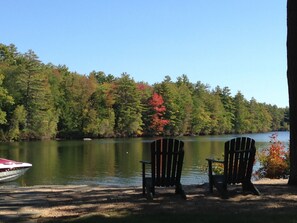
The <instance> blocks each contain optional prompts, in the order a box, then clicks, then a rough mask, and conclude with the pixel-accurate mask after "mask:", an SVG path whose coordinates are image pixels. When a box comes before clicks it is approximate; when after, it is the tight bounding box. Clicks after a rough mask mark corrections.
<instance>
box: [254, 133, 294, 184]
mask: <svg viewBox="0 0 297 223" xmlns="http://www.w3.org/2000/svg"><path fill="white" fill-rule="evenodd" d="M277 137H278V135H277V133H273V134H272V135H271V136H270V145H269V146H268V147H267V148H264V149H263V150H262V151H260V152H258V154H257V156H258V160H259V162H260V166H261V167H260V169H259V170H258V171H257V173H256V174H257V175H258V176H259V177H260V178H263V177H266V178H272V179H279V178H287V176H288V175H289V166H290V165H289V150H287V149H286V148H285V145H284V143H283V142H281V141H279V140H278V138H277Z"/></svg>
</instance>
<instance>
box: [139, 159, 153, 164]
mask: <svg viewBox="0 0 297 223" xmlns="http://www.w3.org/2000/svg"><path fill="white" fill-rule="evenodd" d="M139 162H140V163H142V164H152V162H151V161H147V160H140V161H139Z"/></svg>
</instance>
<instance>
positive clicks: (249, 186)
mask: <svg viewBox="0 0 297 223" xmlns="http://www.w3.org/2000/svg"><path fill="white" fill-rule="evenodd" d="M242 190H243V191H249V192H252V193H253V194H255V195H260V194H261V193H260V191H259V190H258V189H257V188H256V187H255V185H254V184H253V183H252V182H251V181H248V182H245V183H242Z"/></svg>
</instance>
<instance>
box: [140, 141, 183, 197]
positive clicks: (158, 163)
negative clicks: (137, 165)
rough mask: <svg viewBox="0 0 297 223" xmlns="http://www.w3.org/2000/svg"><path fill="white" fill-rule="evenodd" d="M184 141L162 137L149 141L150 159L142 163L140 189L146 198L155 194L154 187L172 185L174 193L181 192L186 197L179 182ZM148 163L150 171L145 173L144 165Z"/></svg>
mask: <svg viewBox="0 0 297 223" xmlns="http://www.w3.org/2000/svg"><path fill="white" fill-rule="evenodd" d="M183 147H184V143H183V142H182V141H180V140H177V139H169V138H163V139H158V140H156V141H153V142H152V143H151V161H140V162H141V163H142V189H143V194H144V195H145V193H146V194H147V198H148V199H152V198H153V196H154V195H155V187H173V186H175V193H176V194H181V195H182V197H183V198H185V199H186V195H185V192H184V190H183V188H182V184H181V182H180V179H181V173H182V166H183V159H184V149H183ZM147 164H150V166H151V173H150V174H149V175H147V174H146V165H147Z"/></svg>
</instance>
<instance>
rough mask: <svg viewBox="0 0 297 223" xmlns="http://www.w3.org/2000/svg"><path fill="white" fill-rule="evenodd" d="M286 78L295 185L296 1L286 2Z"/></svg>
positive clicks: (296, 174) (296, 169)
mask: <svg viewBox="0 0 297 223" xmlns="http://www.w3.org/2000/svg"><path fill="white" fill-rule="evenodd" d="M287 29H288V33H287V65H288V70H287V78H288V89H289V106H290V177H289V184H290V185H297V1H296V0H288V1H287Z"/></svg>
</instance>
